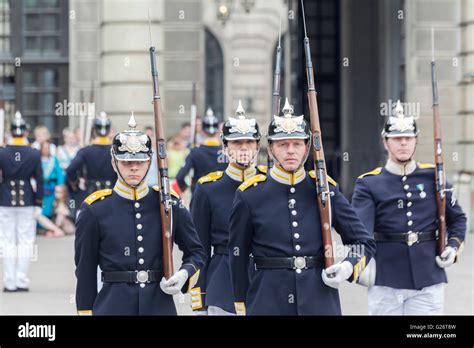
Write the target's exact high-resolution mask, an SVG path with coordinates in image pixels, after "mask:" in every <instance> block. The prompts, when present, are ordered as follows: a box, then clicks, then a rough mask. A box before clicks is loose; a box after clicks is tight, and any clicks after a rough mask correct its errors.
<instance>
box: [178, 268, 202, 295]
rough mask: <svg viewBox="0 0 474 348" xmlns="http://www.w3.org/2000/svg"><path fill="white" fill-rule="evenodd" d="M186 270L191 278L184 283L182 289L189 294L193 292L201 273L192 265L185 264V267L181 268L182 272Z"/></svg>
mask: <svg viewBox="0 0 474 348" xmlns="http://www.w3.org/2000/svg"><path fill="white" fill-rule="evenodd" d="M182 269H184V270H186V271H187V272H188V275H189V278H188V280H187V281H186V283H184V285H183V287H182V288H181V292H182V293H183V294H184V293H188V292H190V291H191V289H192V288H193V287H194V285H196V283H197V281H198V279H199V274H200V271H199V270H198V269H197V268H196V266H194V265H193V264H192V263H185V264H184V265H182V266H181V268H180V270H182Z"/></svg>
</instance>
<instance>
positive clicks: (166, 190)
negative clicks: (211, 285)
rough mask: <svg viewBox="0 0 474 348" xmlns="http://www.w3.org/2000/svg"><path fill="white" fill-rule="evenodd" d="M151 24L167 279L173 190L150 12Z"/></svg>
mask: <svg viewBox="0 0 474 348" xmlns="http://www.w3.org/2000/svg"><path fill="white" fill-rule="evenodd" d="M148 21H149V26H150V62H151V76H152V79H153V115H154V118H155V135H156V149H157V164H158V176H159V185H160V216H161V233H162V242H163V273H164V276H165V278H166V279H169V278H170V277H171V276H172V275H173V273H174V272H173V255H172V244H173V242H172V240H171V214H172V211H171V206H172V201H171V193H170V192H171V190H170V181H169V177H168V161H167V158H166V157H167V154H166V140H165V133H164V130H163V114H162V113H161V97H160V90H159V85H158V69H157V67H156V53H155V52H156V48H155V47H154V46H152V38H151V17H150V12H148Z"/></svg>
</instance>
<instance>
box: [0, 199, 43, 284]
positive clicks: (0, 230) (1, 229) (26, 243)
mask: <svg viewBox="0 0 474 348" xmlns="http://www.w3.org/2000/svg"><path fill="white" fill-rule="evenodd" d="M35 236H36V219H35V218H34V207H0V250H1V255H2V257H3V286H4V287H5V288H7V289H9V290H15V289H16V288H28V286H29V284H30V280H29V279H28V269H29V267H30V261H31V258H32V257H33V255H34V254H33V252H34V242H35Z"/></svg>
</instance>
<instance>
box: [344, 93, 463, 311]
mask: <svg viewBox="0 0 474 348" xmlns="http://www.w3.org/2000/svg"><path fill="white" fill-rule="evenodd" d="M395 112H396V115H395V116H394V117H389V119H388V120H387V121H386V123H385V126H384V129H383V130H382V137H383V143H384V147H385V149H386V150H387V152H388V160H387V163H386V165H385V167H383V168H381V167H379V168H376V169H374V170H372V171H370V172H368V173H365V174H363V175H361V176H359V178H358V179H357V181H356V185H355V188H354V195H353V198H352V205H353V207H354V209H355V210H356V212H357V213H358V215H359V217H360V218H361V220H362V221H363V223H364V224H365V226H366V227H367V229H368V230H369V232H371V233H372V232H373V233H374V238H375V240H376V242H377V253H376V254H375V257H374V262H373V265H372V264H371V265H370V267H367V270H366V271H367V272H368V275H367V276H366V277H367V279H368V282H367V284H366V285H368V286H369V290H368V301H369V314H374V315H380V314H388V315H390V314H394V315H420V314H441V313H442V311H443V302H444V294H443V288H444V285H443V283H446V282H447V278H446V272H445V270H444V269H445V268H446V267H449V266H451V265H452V264H453V263H454V262H456V260H457V258H458V256H459V254H460V252H461V250H462V246H463V244H464V236H465V233H466V216H465V215H464V213H463V212H462V210H461V207H460V206H459V205H458V204H457V203H456V201H455V199H454V196H453V194H452V192H451V190H448V191H447V192H446V194H447V202H448V204H447V205H446V223H447V231H448V242H447V246H446V248H445V250H444V252H443V253H442V254H441V257H440V256H436V249H437V248H436V244H437V242H436V239H437V209H436V200H435V171H434V165H431V164H424V163H417V162H415V160H414V158H413V157H414V154H415V150H416V145H417V143H418V139H417V137H418V129H417V125H416V122H415V120H414V118H413V117H408V116H405V115H404V114H403V107H402V106H401V104H400V101H399V102H398V103H397V106H396V109H395ZM448 187H450V186H449V185H448ZM449 203H450V204H449ZM374 268H375V269H374ZM374 283H375V285H374Z"/></svg>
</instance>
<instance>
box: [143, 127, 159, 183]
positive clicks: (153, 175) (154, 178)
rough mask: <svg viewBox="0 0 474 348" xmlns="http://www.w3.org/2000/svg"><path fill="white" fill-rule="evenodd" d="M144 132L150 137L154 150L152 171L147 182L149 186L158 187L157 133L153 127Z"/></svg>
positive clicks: (147, 177) (146, 128) (150, 170)
mask: <svg viewBox="0 0 474 348" xmlns="http://www.w3.org/2000/svg"><path fill="white" fill-rule="evenodd" d="M144 132H145V134H146V135H148V136H149V137H150V139H151V146H152V148H153V155H152V156H151V164H150V169H149V170H148V174H147V176H146V179H145V180H146V184H147V185H148V186H154V185H158V164H157V163H156V140H155V139H156V138H155V131H154V130H153V127H152V126H146V127H145V129H144Z"/></svg>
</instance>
